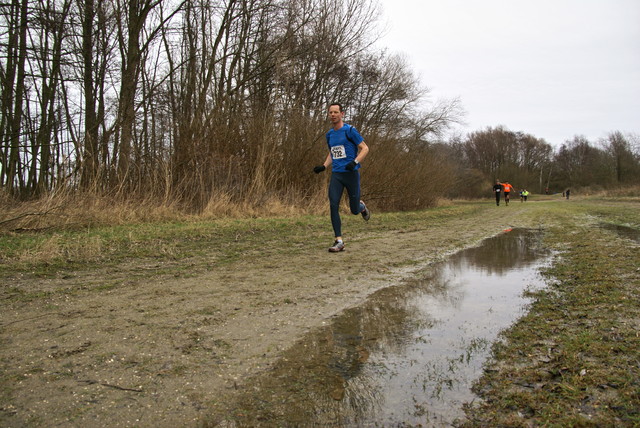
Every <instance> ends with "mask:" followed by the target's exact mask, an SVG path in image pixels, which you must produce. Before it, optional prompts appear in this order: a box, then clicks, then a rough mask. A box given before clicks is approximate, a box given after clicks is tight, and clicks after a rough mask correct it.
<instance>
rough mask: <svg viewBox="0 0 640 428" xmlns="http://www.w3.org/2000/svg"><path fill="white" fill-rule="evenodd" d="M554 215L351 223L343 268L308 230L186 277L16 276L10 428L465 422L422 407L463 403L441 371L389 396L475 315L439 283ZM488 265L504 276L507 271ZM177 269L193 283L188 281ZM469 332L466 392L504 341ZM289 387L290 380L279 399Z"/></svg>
mask: <svg viewBox="0 0 640 428" xmlns="http://www.w3.org/2000/svg"><path fill="white" fill-rule="evenodd" d="M550 203H559V202H539V203H536V202H531V203H529V202H528V203H526V204H512V206H509V207H508V208H506V207H500V208H497V207H495V206H492V205H491V204H486V205H482V206H481V205H473V206H472V205H469V206H463V208H455V207H454V208H451V209H450V212H449V211H447V208H446V207H445V208H442V209H439V211H438V213H437V216H433V217H428V216H427V217H425V218H426V220H424V221H421V222H417V223H416V222H414V223H409V222H406V221H404V220H403V221H404V222H403V223H400V224H398V221H399V220H398V219H400V218H401V216H398V219H396V218H395V217H394V216H393V215H389V216H387V217H384V216H380V217H379V218H378V219H376V217H375V216H374V217H372V220H371V221H370V222H369V223H368V224H365V223H364V222H361V221H360V222H358V223H356V222H355V221H354V220H347V221H346V222H345V227H346V228H347V230H349V241H348V243H347V251H345V252H343V253H338V254H329V253H328V252H327V250H326V248H327V246H328V244H330V242H328V240H322V239H320V238H317V237H315V236H313V235H312V236H309V235H308V234H307V235H306V236H305V229H304V228H303V227H301V228H299V229H300V231H301V232H300V234H299V235H292V236H291V237H290V242H288V245H286V246H283V245H282V244H281V236H280V235H278V236H273V237H268V238H264V237H263V236H260V237H259V239H258V241H259V242H258V241H256V242H251V245H247V246H246V249H245V250H244V251H242V253H241V256H240V257H239V258H238V259H237V260H236V259H233V260H231V261H228V262H226V261H224V259H223V258H220V257H218V254H220V251H222V250H224V248H223V249H222V250H220V246H221V243H220V242H211V243H207V245H211V246H212V248H214V249H215V251H217V252H215V254H214V250H212V251H211V253H212V254H214V255H212V256H211V257H210V258H207V257H208V256H204V257H202V258H201V259H198V260H195V259H194V260H189V261H188V263H189V265H188V266H183V264H184V263H186V262H184V261H181V260H163V261H150V260H148V259H146V260H128V261H126V262H124V263H121V264H118V265H117V266H115V267H109V268H101V267H99V266H98V267H96V268H95V269H90V270H82V271H80V270H78V271H61V272H59V274H56V275H54V276H47V277H38V276H37V274H36V273H33V274H20V275H14V276H12V277H10V278H7V279H5V280H4V281H5V282H4V283H3V284H2V285H3V286H2V287H1V288H0V301H1V302H2V303H1V305H2V310H1V311H0V364H1V367H2V370H1V379H0V380H1V389H0V425H1V426H3V427H23V426H110V427H117V426H140V427H152V426H153V427H164V426H167V427H169V426H171V427H173V426H202V425H205V426H258V425H264V426H269V425H273V422H272V421H276V420H278V418H280V417H282V416H281V415H282V414H284V413H286V412H284V411H283V409H286V410H287V412H289V411H293V413H294V414H295V413H296V409H299V412H300V414H302V415H308V412H309V411H310V410H309V409H317V410H313V412H314V415H313V416H312V417H313V418H319V419H316V420H322V421H329V422H331V421H333V422H334V423H336V424H340V421H341V420H344V419H341V418H352V419H347V420H356V419H357V418H360V416H358V415H357V414H356V412H355V411H353V410H350V409H361V410H364V413H366V414H369V413H371V412H378V413H376V414H377V415H378V417H380V418H386V419H385V420H397V421H402V420H412V419H411V418H413V417H414V416H415V417H420V414H421V413H422V414H423V415H426V416H427V417H432V418H434V420H438V418H451V417H455V415H453V414H450V415H446V416H442V415H441V414H440V413H438V411H439V410H438V409H437V408H435V407H432V406H435V404H433V403H431V402H430V401H427V400H426V399H424V397H431V396H435V397H436V398H438V396H439V395H441V396H443V394H445V393H446V392H448V391H449V390H451V391H455V390H462V387H459V385H458V384H455V383H454V382H453V381H451V379H452V378H453V376H449V377H445V376H439V375H438V373H440V372H441V369H440V366H436V365H433V364H435V363H433V364H432V365H433V367H436V368H435V369H434V370H431V371H430V369H429V367H427V368H424V367H423V368H422V369H420V370H419V371H420V374H419V375H418V378H417V379H418V381H416V385H415V386H413V385H412V387H411V388H407V394H406V395H398V394H391V396H392V397H391V398H389V397H387V396H386V395H385V394H386V391H385V389H386V388H387V387H389V388H391V390H393V389H394V388H395V389H397V387H396V386H394V382H397V383H405V382H406V381H405V380H403V379H401V377H400V376H399V373H400V372H407V371H410V366H411V364H413V365H414V366H417V363H416V362H415V361H414V360H418V359H420V360H422V355H423V354H425V355H426V356H427V357H430V355H428V354H429V353H430V352H429V343H435V341H436V340H441V339H442V338H438V337H437V334H436V333H435V330H433V327H437V326H438V325H441V324H443V320H444V319H445V318H446V316H445V315H443V314H442V313H439V312H437V311H436V309H443V308H444V310H445V312H446V311H448V310H449V309H447V305H448V307H449V308H451V310H453V308H455V306H456V305H462V306H461V307H464V306H463V305H464V304H465V303H464V302H465V299H462V298H461V294H460V293H459V290H460V287H459V286H455V287H449V288H447V286H445V285H442V284H441V285H433V284H431V283H430V282H429V281H430V279H435V278H437V277H438V276H439V275H444V274H443V273H438V272H437V270H436V269H435V267H436V266H441V265H442V262H444V261H445V260H447V259H448V258H449V257H450V256H451V255H453V254H455V253H457V252H458V251H460V250H462V249H465V248H472V247H476V246H478V245H479V244H480V243H481V242H482V241H483V240H484V239H486V238H490V237H492V236H496V235H500V234H503V231H504V230H505V229H510V228H523V229H540V230H545V229H546V228H547V226H548V225H550V224H553V221H554V218H553V217H550V216H549V215H548V211H549V208H548V207H549V205H548V204H550ZM429 219H432V220H429ZM580 221H582V222H591V223H594V222H595V221H597V219H586V220H585V219H584V218H582V217H581V219H580ZM328 235H330V228H329V226H327V236H328ZM246 236H247V237H248V238H249V239H254V240H255V239H257V238H254V236H256V235H254V234H253V233H247V234H246ZM323 237H324V235H323ZM325 241H327V242H326V244H327V245H325ZM231 244H233V243H229V244H228V245H231ZM240 244H242V242H241V243H240ZM534 247H535V245H534ZM494 252H495V251H491V250H489V251H483V252H481V254H478V255H477V256H476V257H477V258H482V257H485V256H486V257H488V258H490V257H491V255H492V253H494ZM536 257H537V256H536ZM221 260H222V261H221ZM465 263H466V262H465ZM487 263H488V264H492V265H494V268H493V269H491V270H490V272H488V273H490V274H492V275H493V274H498V273H499V272H496V270H500V269H502V268H501V267H495V265H499V264H498V263H496V261H491V260H490V259H488V260H487ZM536 263H537V262H536ZM507 264H508V263H503V264H502V265H507ZM524 264H527V263H524ZM176 266H178V267H179V268H180V269H182V271H181V272H184V270H187V271H188V270H190V269H191V270H192V271H193V273H192V274H191V275H189V276H188V277H185V275H184V274H183V273H181V276H179V277H178V276H176V275H175V268H176ZM203 266H206V267H208V268H206V269H205V268H203ZM530 266H531V267H532V268H533V267H534V266H535V263H533V264H530ZM487 270H488V269H487ZM453 271H455V269H453ZM453 271H452V272H451V273H452V274H455V272H453ZM164 272H166V273H164ZM447 275H449V274H447ZM519 283H521V281H519ZM429 287H431V288H433V290H431V291H428V290H430V288H429ZM403 290H404V291H403ZM376 292H379V294H376ZM394 293H396V294H394ZM403 293H404V294H403ZM430 293H431V294H430ZM468 293H469V294H465V293H462V294H464V295H465V296H468V295H471V292H468ZM501 295H502V294H500V293H498V294H497V295H496V296H498V297H499V296H501ZM371 296H375V297H373V298H372V299H370V300H368V299H369V298H370V297H371ZM498 297H496V298H495V300H494V301H492V302H491V304H492V305H494V306H495V305H497V302H498V300H499V298H498ZM376 299H382V300H381V301H377V300H376ZM473 299H476V297H473ZM376 302H377V303H376ZM382 302H386V303H385V304H383V303H382ZM389 302H391V303H394V302H395V303H396V304H389ZM367 305H373V306H371V307H368V306H367ZM365 308H368V309H367V310H365ZM512 309H515V308H512ZM519 310H520V309H516V310H515V313H516V314H517V312H518V311H519ZM488 312H490V309H489V307H488V306H487V307H486V308H484V313H488ZM495 312H496V313H497V311H495ZM446 313H447V314H448V313H449V312H446ZM456 321H464V319H463V318H462V317H460V319H459V320H458V319H456ZM461 325H462V327H461V330H463V331H464V330H469V332H471V335H470V336H469V337H467V338H465V339H462V338H461V337H462V336H459V335H456V336H459V337H460V339H459V340H457V342H454V343H453V344H450V346H451V349H452V350H453V352H452V353H451V354H449V355H445V356H442V357H440V358H441V360H440V361H444V362H450V363H451V364H452V368H454V369H455V370H459V372H458V374H459V376H455V377H456V378H457V377H463V375H462V371H461V370H462V369H461V367H463V366H464V364H457V363H456V361H457V360H456V358H459V357H460V356H461V355H464V358H462V360H463V361H464V360H465V359H466V358H467V355H469V361H470V362H471V357H474V356H475V355H482V354H483V353H484V352H485V351H486V346H485V345H486V342H488V341H489V340H490V339H488V338H486V337H485V336H482V334H481V333H482V332H484V331H485V330H486V331H488V332H490V333H491V334H493V333H494V330H495V329H496V328H497V327H495V326H494V327H486V328H485V329H480V332H477V331H474V330H473V329H472V328H471V323H470V322H468V321H467V323H466V324H465V323H464V322H463V324H461ZM474 327H475V326H474ZM483 337H485V338H484V339H482V338H483ZM444 339H446V338H444ZM323 350H325V351H323ZM329 351H330V352H329ZM408 351H410V352H409V353H408V354H407V352H408ZM411 352H413V354H412V353H411ZM404 354H407V355H409V361H407V358H405V357H404V356H403V355H404ZM417 354H420V358H418V357H417ZM288 361H295V363H294V364H288ZM407 364H408V366H407ZM438 364H441V363H438ZM465 364H466V363H465ZM469 364H470V366H472V364H471V363H469ZM327 370H329V371H327ZM475 370H476V369H475V368H473V369H472V370H471V372H474V371H475ZM292 372H293V373H292ZM374 375H375V376H374ZM361 376H362V377H361ZM376 376H377V377H376ZM464 376H466V374H465V375H464ZM282 379H291V381H285V382H284V388H283V387H281V386H277V385H278V382H281V384H282ZM372 379H376V380H372ZM413 379H415V377H414V378H413ZM272 382H275V383H274V384H273V385H272ZM372 382H373V383H372ZM318 385H321V386H318ZM372 385H373V386H375V388H372V387H371V386H372ZM423 386H424V389H425V390H426V392H425V395H424V396H422V398H414V397H415V393H414V391H413V390H415V389H418V390H419V389H420V388H422V387H423ZM263 391H266V392H264V393H263ZM248 400H253V401H251V403H253V404H251V405H250V406H249V407H248V408H243V404H242V403H243V402H245V401H248ZM413 400H415V403H414V402H412V401H413ZM453 400H454V401H457V400H462V398H461V397H457V398H453ZM407 401H411V405H412V406H413V407H411V405H410V406H408V407H407V406H406V405H405V404H406V402H407ZM436 401H437V400H436ZM318 403H324V404H326V406H325V407H322V406H320V407H318ZM379 403H384V405H381V404H379ZM407 408H410V409H411V410H409V411H408V410H406V409H407ZM345 409H346V410H345ZM401 409H404V410H401ZM429 412H431V413H429ZM316 413H319V414H316ZM361 413H362V412H361ZM364 417H365V418H366V417H368V416H364ZM357 420H360V419H357ZM365 420H366V419H365Z"/></svg>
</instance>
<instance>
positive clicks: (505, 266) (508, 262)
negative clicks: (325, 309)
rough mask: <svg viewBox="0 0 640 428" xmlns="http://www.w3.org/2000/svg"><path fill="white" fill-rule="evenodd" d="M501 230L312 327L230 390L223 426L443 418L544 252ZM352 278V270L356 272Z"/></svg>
mask: <svg viewBox="0 0 640 428" xmlns="http://www.w3.org/2000/svg"><path fill="white" fill-rule="evenodd" d="M541 235H542V233H541V231H533V230H522V229H514V230H513V231H511V230H507V231H505V233H502V234H500V235H498V236H496V237H493V238H491V239H488V240H486V241H484V242H483V243H482V245H481V246H480V247H477V248H471V249H467V250H464V251H461V252H459V253H457V254H455V255H453V256H452V257H451V258H450V259H449V260H448V261H446V262H443V263H441V264H439V265H437V266H435V267H432V268H430V269H428V270H425V271H424V272H423V274H422V275H419V276H418V277H416V278H415V279H413V280H411V281H407V282H405V283H403V284H401V285H398V286H393V287H389V288H385V289H383V290H380V291H378V292H377V293H375V294H374V295H372V296H371V297H370V298H369V299H368V300H367V301H366V302H365V303H364V304H363V305H361V306H359V307H356V308H352V309H350V310H347V311H345V312H344V313H342V314H341V315H340V316H337V317H335V318H334V319H332V320H331V321H329V322H327V325H325V326H323V327H322V328H320V329H318V330H316V331H314V332H312V333H310V334H309V335H308V336H307V337H305V338H304V339H303V340H301V341H300V342H299V343H298V344H296V345H295V346H294V347H292V348H291V349H289V350H288V351H287V352H285V354H284V355H283V358H282V359H281V360H280V361H278V362H277V363H276V364H274V366H273V367H271V368H270V369H269V370H268V371H267V373H264V374H263V375H262V376H260V377H259V378H257V379H253V380H251V381H249V382H246V383H245V384H248V385H251V388H250V389H244V390H239V391H237V393H238V395H237V396H236V397H235V398H236V399H234V400H233V401H234V404H233V405H232V406H229V407H228V408H227V414H226V416H221V415H218V417H217V418H216V419H217V421H218V422H221V419H220V417H222V419H223V420H224V423H223V424H222V425H224V426H336V427H341V426H449V425H451V424H452V423H454V421H455V420H456V419H457V418H460V417H462V416H463V412H462V404H463V403H465V402H472V401H473V400H474V398H475V396H474V394H473V393H472V392H471V391H470V387H471V384H472V382H473V381H474V380H475V379H476V378H477V377H479V376H480V374H481V369H482V364H483V363H484V361H485V360H486V359H487V357H488V355H489V351H490V346H491V343H492V342H494V341H495V340H496V339H497V338H498V333H499V332H500V331H501V330H503V329H505V328H506V327H508V326H509V325H510V324H512V323H513V322H514V320H516V319H517V318H518V317H519V316H520V315H522V314H523V312H524V311H525V310H526V305H527V303H528V301H527V300H526V299H525V298H524V297H523V292H524V291H525V290H527V289H532V288H533V289H535V288H538V287H542V286H543V285H544V284H543V281H542V279H541V278H540V276H539V275H538V270H539V268H540V267H542V266H543V265H545V264H548V263H549V261H550V258H551V255H550V253H549V252H548V251H546V250H545V249H544V248H542V247H541V243H540V240H541ZM354 281H357V278H354Z"/></svg>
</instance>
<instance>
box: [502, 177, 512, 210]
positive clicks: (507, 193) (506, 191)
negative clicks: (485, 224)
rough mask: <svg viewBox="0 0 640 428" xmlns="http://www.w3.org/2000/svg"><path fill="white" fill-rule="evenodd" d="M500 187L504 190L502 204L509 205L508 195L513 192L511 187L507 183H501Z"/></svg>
mask: <svg viewBox="0 0 640 428" xmlns="http://www.w3.org/2000/svg"><path fill="white" fill-rule="evenodd" d="M502 187H503V189H504V204H505V205H509V193H511V191H512V190H513V186H512V185H511V184H509V182H508V181H505V182H504V183H502Z"/></svg>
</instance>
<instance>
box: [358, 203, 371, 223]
mask: <svg viewBox="0 0 640 428" xmlns="http://www.w3.org/2000/svg"><path fill="white" fill-rule="evenodd" d="M360 203H361V204H362V205H364V209H363V210H362V211H361V212H360V214H362V218H363V219H364V220H365V221H369V219H370V218H371V211H369V208H367V206H366V205H365V204H364V202H363V201H360Z"/></svg>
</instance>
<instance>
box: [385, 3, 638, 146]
mask: <svg viewBox="0 0 640 428" xmlns="http://www.w3.org/2000/svg"><path fill="white" fill-rule="evenodd" d="M379 2H380V5H381V7H382V16H381V22H380V24H381V26H382V27H383V28H386V31H385V34H384V35H383V38H382V39H381V40H380V42H379V44H380V46H383V47H386V48H388V49H389V51H390V52H393V53H400V54H403V56H404V57H405V58H406V59H407V61H408V62H409V64H410V67H411V69H412V70H413V71H414V72H415V73H416V74H417V75H418V76H419V77H420V80H421V81H422V83H423V85H425V86H427V87H428V88H430V89H431V96H432V98H433V99H442V98H447V99H449V98H455V97H459V98H460V99H461V101H462V105H463V106H464V108H465V110H466V111H467V116H466V122H467V126H466V127H464V128H460V129H461V131H462V132H463V133H466V132H471V131H477V130H481V129H485V128H487V127H489V126H491V127H496V126H499V125H503V126H505V127H506V128H508V129H510V130H511V131H522V132H525V133H527V134H532V135H533V136H535V137H537V138H544V139H545V140H546V141H547V142H548V143H550V144H552V145H553V146H559V145H560V144H562V143H563V142H564V141H565V140H571V139H573V137H574V136H575V135H583V136H585V137H587V138H588V139H589V140H590V141H592V142H596V141H597V140H598V139H600V138H602V137H606V136H607V134H608V133H610V132H612V131H622V132H631V133H634V134H640V0H379Z"/></svg>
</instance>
